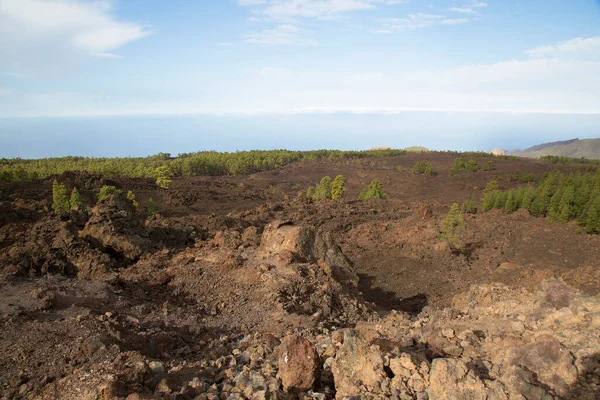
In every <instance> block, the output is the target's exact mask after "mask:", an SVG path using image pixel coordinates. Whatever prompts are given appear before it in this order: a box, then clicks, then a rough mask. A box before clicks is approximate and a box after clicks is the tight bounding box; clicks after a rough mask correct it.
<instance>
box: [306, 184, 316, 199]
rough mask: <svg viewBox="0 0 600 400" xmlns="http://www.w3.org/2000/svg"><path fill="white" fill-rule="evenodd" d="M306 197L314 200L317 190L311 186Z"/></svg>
mask: <svg viewBox="0 0 600 400" xmlns="http://www.w3.org/2000/svg"><path fill="white" fill-rule="evenodd" d="M306 197H308V198H309V199H312V198H313V197H315V188H314V187H312V186H310V187H309V188H308V189H306Z"/></svg>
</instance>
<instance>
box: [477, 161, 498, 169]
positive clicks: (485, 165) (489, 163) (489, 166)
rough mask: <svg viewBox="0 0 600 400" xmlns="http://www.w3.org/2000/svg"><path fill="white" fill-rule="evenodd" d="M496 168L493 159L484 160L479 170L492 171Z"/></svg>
mask: <svg viewBox="0 0 600 400" xmlns="http://www.w3.org/2000/svg"><path fill="white" fill-rule="evenodd" d="M495 169H496V166H495V165H494V162H493V161H486V162H485V163H483V165H482V166H481V170H482V171H493V170H495Z"/></svg>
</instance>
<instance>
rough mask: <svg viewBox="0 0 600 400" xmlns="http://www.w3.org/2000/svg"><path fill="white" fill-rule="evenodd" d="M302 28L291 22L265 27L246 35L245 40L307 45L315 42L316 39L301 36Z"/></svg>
mask: <svg viewBox="0 0 600 400" xmlns="http://www.w3.org/2000/svg"><path fill="white" fill-rule="evenodd" d="M301 31H302V30H301V29H300V28H299V27H297V26H295V25H291V24H282V25H278V26H276V27H275V28H273V29H264V30H262V31H260V32H255V33H251V34H248V35H246V37H245V38H244V41H245V42H247V43H259V44H271V45H283V44H288V45H306V44H314V43H315V42H314V41H311V40H308V39H304V38H302V37H300V32H301Z"/></svg>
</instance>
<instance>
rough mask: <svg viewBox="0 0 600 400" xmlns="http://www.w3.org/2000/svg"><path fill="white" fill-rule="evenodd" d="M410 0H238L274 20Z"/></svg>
mask: <svg viewBox="0 0 600 400" xmlns="http://www.w3.org/2000/svg"><path fill="white" fill-rule="evenodd" d="M407 2H408V0H238V4H239V5H241V6H250V7H253V11H254V12H255V14H257V15H260V16H262V17H264V18H267V19H272V20H279V21H281V20H284V21H285V20H290V19H295V18H320V19H322V18H330V17H332V16H339V15H340V14H345V13H349V12H353V11H361V10H369V9H374V8H376V7H377V6H378V5H396V4H401V3H407Z"/></svg>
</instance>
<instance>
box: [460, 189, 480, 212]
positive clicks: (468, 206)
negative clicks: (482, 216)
mask: <svg viewBox="0 0 600 400" xmlns="http://www.w3.org/2000/svg"><path fill="white" fill-rule="evenodd" d="M461 210H462V212H463V213H465V214H477V196H475V195H474V194H473V196H471V200H469V201H465V202H464V203H463V204H462V206H461Z"/></svg>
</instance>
